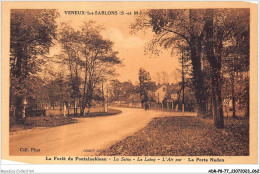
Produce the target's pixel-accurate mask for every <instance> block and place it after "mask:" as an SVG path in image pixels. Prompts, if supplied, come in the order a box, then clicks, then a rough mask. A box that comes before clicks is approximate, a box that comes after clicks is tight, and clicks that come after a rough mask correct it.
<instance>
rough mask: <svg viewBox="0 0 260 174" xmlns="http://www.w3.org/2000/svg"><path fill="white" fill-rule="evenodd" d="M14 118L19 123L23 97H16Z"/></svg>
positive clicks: (21, 115) (21, 114)
mask: <svg viewBox="0 0 260 174" xmlns="http://www.w3.org/2000/svg"><path fill="white" fill-rule="evenodd" d="M15 108H16V109H15V117H16V121H21V120H22V117H23V97H22V96H17V97H16V102H15Z"/></svg>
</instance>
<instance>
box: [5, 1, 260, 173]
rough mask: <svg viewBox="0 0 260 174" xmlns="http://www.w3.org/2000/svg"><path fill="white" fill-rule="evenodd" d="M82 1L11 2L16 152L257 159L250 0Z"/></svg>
mask: <svg viewBox="0 0 260 174" xmlns="http://www.w3.org/2000/svg"><path fill="white" fill-rule="evenodd" d="M143 3H144V2H143ZM147 3H148V2H147ZM89 4H91V3H89ZM101 4H102V5H104V6H105V5H106V3H101ZM144 4H145V3H144ZM78 5H79V6H77V7H80V4H78ZM197 5H198V4H197ZM77 7H76V6H75V8H72V7H69V6H68V5H67V6H62V7H59V6H56V7H55V6H52V7H51V6H50V7H49V8H45V6H43V8H39V7H38V8H34V7H32V8H28V6H27V8H12V6H10V7H9V8H10V10H9V11H8V12H9V14H8V23H7V24H6V26H8V30H6V31H8V32H9V35H8V37H9V38H8V45H5V48H6V51H8V52H9V53H8V54H7V56H6V57H2V61H3V59H5V61H6V62H7V63H8V64H7V65H8V66H9V67H6V71H4V74H6V76H8V79H7V82H8V84H7V85H6V86H7V87H8V88H7V89H4V88H3V87H2V93H6V96H7V95H8V98H7V99H6V101H3V99H2V103H3V102H5V103H6V106H7V107H8V108H7V107H6V111H7V112H6V113H5V115H3V114H2V117H6V122H5V124H6V126H7V127H6V128H7V130H6V131H7V134H8V136H7V137H6V138H5V140H3V138H2V142H3V141H8V144H6V146H5V147H6V148H7V150H8V151H7V152H6V154H7V156H8V157H10V159H11V158H12V157H14V158H16V157H18V158H17V159H19V160H18V161H23V160H22V158H20V157H25V158H26V157H28V158H27V159H29V157H30V158H31V162H32V163H39V162H37V161H34V162H33V159H34V157H41V160H44V161H45V162H46V163H48V162H50V163H54V164H55V163H59V162H65V163H66V162H69V161H70V160H71V161H73V162H74V163H75V162H80V163H81V162H83V163H84V162H87V163H92V162H93V163H95V162H98V163H117V162H118V163H134V164H138V163H140V164H145V163H153V164H161V163H165V164H169V163H179V164H181V163H183V164H195V163H208V164H220V163H221V164H224V163H226V162H229V163H239V162H236V160H234V159H236V158H239V159H243V158H244V159H247V160H248V162H250V161H252V163H257V158H258V148H257V147H258V143H257V142H258V124H257V122H258V114H257V102H258V99H257V91H258V89H257V63H256V64H255V62H257V50H256V53H255V52H254V53H255V54H252V53H253V52H252V48H251V46H252V44H251V41H252V40H251V39H252V37H254V35H252V30H251V27H252V16H251V15H252V11H251V8H250V7H249V6H244V7H243V8H241V7H237V8H236V7H235V6H234V7H230V6H227V7H226V8H223V7H219V8H218V7H217V6H216V7H215V8H212V7H208V8H206V7H200V8H198V7H199V6H197V7H194V8H192V6H188V7H185V6H177V7H176V8H173V6H169V7H167V5H166V6H165V7H164V8H162V7H161V8H157V7H156V6H150V7H149V8H148V7H147V8H145V7H144V6H140V7H138V6H133V7H134V8H126V7H125V6H123V5H122V4H121V6H120V5H118V6H112V5H111V8H98V6H97V8H90V7H88V6H87V5H86V6H82V7H81V8H77ZM92 7H93V5H92ZM102 7H103V6H102ZM112 7H113V8H112ZM123 7H124V8H123ZM255 36H257V33H256V35H255ZM256 38H257V37H256ZM257 44H258V42H257V40H256V43H255V45H254V47H255V46H257ZM252 59H254V60H256V61H254V63H253V64H252V62H251V61H252ZM2 65H3V62H2ZM252 66H254V67H255V68H254V71H252ZM255 70H256V71H255ZM252 73H254V74H253V76H255V77H256V83H254V85H256V86H251V85H252V79H251V78H252ZM2 75H3V71H2ZM255 77H254V79H255ZM7 82H6V83H7ZM253 87H254V89H253V90H252V91H251V89H252V88H253ZM3 90H6V91H3ZM7 91H8V92H7ZM253 98H254V99H253ZM252 101H255V102H252ZM253 105H254V106H253ZM255 106H256V107H255ZM251 107H252V108H251ZM253 107H254V108H253ZM253 109H254V110H253ZM2 124H3V121H2ZM253 138H254V140H251V139H253ZM253 146H255V148H252V147H253ZM2 151H3V150H2ZM252 155H253V156H254V158H253V157H252ZM226 157H227V159H226ZM228 157H229V158H228ZM35 159H36V158H35ZM229 159H232V160H229ZM258 171H259V169H258Z"/></svg>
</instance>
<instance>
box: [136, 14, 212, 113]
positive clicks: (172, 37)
mask: <svg viewBox="0 0 260 174" xmlns="http://www.w3.org/2000/svg"><path fill="white" fill-rule="evenodd" d="M204 13H205V10H195V9H190V10H186V9H176V10H161V9H159V10H148V11H146V12H145V13H144V15H143V16H141V17H140V18H138V19H137V21H136V23H135V24H134V25H133V26H132V27H133V28H134V29H136V30H139V29H144V28H149V27H151V28H152V29H153V32H154V33H155V34H156V38H155V39H154V40H153V41H152V42H151V43H150V51H152V52H153V51H154V50H156V48H155V47H156V46H157V45H159V46H163V47H164V48H171V49H172V47H174V45H177V44H176V43H178V42H183V43H184V44H186V46H188V47H189V50H190V57H191V63H192V73H193V83H194V88H195V96H196V100H197V104H198V116H200V117H204V116H205V113H206V100H207V95H205V93H204V89H205V85H204V79H203V73H202V69H201V52H202V41H203V36H204V35H203V34H204V33H203V30H204V23H203V22H201V21H203V17H204Z"/></svg>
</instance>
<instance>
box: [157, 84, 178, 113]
mask: <svg viewBox="0 0 260 174" xmlns="http://www.w3.org/2000/svg"><path fill="white" fill-rule="evenodd" d="M179 91H180V87H179V85H178V84H173V83H172V84H169V83H168V84H163V85H160V86H159V87H158V88H157V89H156V90H155V91H154V99H155V102H156V103H157V104H158V105H160V107H162V108H166V109H170V110H175V108H176V107H178V103H177V101H178V98H179V93H178V92H179Z"/></svg>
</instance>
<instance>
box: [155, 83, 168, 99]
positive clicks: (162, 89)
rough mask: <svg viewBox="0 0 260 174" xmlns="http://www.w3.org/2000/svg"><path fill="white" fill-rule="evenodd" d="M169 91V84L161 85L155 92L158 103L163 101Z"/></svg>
mask: <svg viewBox="0 0 260 174" xmlns="http://www.w3.org/2000/svg"><path fill="white" fill-rule="evenodd" d="M166 93H167V86H166V85H165V84H163V85H161V86H159V87H158V88H157V89H156V90H155V92H154V99H155V102H157V103H162V102H163V100H164V99H165V96H166Z"/></svg>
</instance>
